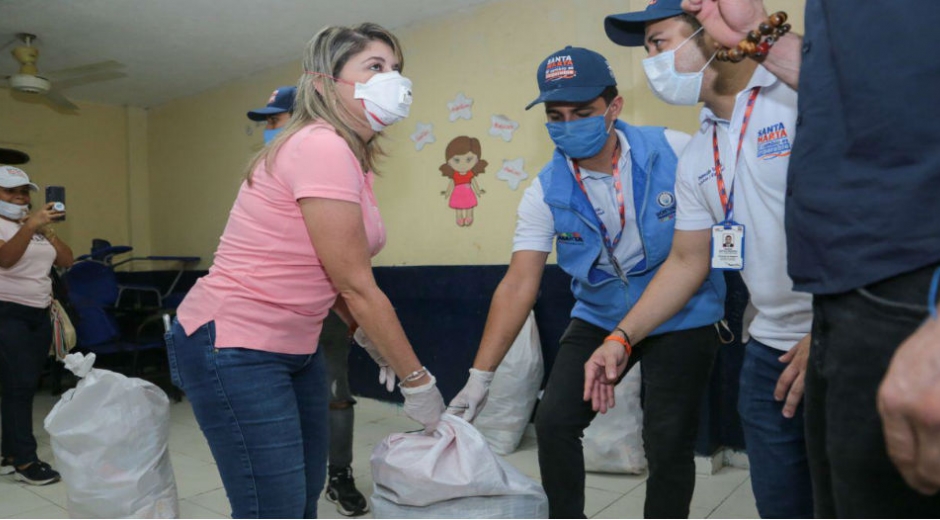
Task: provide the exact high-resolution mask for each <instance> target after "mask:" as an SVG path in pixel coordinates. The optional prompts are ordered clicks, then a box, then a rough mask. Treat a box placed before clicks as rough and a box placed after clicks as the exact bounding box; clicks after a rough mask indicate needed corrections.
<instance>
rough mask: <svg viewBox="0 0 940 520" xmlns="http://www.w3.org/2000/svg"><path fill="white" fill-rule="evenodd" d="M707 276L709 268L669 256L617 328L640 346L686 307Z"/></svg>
mask: <svg viewBox="0 0 940 520" xmlns="http://www.w3.org/2000/svg"><path fill="white" fill-rule="evenodd" d="M708 273H709V268H708V266H707V265H704V266H702V265H694V264H690V263H687V262H684V261H682V260H679V259H677V258H675V257H673V256H670V257H669V258H667V259H666V261H665V262H664V263H663V265H662V266H661V267H660V268H659V272H658V273H656V276H654V277H653V279H652V281H650V284H649V285H648V286H647V287H646V290H645V291H643V295H642V296H641V297H640V300H639V301H638V302H637V303H636V305H634V306H633V308H632V309H630V312H628V313H627V315H626V316H624V318H623V319H622V320H621V321H620V324H619V325H618V327H619V328H620V329H623V331H624V332H626V333H627V334H628V335H629V336H630V341H631V343H633V344H634V345H635V344H637V343H639V342H640V341H642V340H643V339H644V338H646V337H647V336H649V334H650V333H651V332H653V331H654V330H656V328H657V327H659V326H660V325H662V324H663V323H665V322H666V321H667V320H668V319H669V318H672V317H673V316H674V315H675V314H676V313H677V312H679V311H681V310H682V308H683V307H685V305H686V304H687V303H688V302H689V300H690V299H692V296H694V295H695V292H696V291H697V290H698V288H699V287H700V286H701V285H702V282H704V281H705V278H706V277H708Z"/></svg>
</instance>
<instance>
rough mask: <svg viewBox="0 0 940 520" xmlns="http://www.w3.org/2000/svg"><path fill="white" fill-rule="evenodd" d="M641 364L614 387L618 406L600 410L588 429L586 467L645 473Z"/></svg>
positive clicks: (611, 471) (597, 469) (598, 469)
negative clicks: (601, 411) (602, 411)
mask: <svg viewBox="0 0 940 520" xmlns="http://www.w3.org/2000/svg"><path fill="white" fill-rule="evenodd" d="M641 385H642V377H641V375H640V364H639V363H637V364H636V365H634V366H633V368H631V369H630V372H628V373H627V375H626V376H625V377H624V378H623V379H622V380H621V381H620V383H618V384H617V386H616V387H615V388H614V402H615V404H616V406H614V407H613V409H611V410H608V411H607V413H605V414H600V413H599V414H597V416H595V417H594V420H593V421H591V425H590V426H588V427H587V429H586V430H584V440H583V441H582V442H583V444H584V469H585V470H587V471H598V472H603V473H632V474H639V473H643V471H644V470H645V469H646V452H645V451H644V450H643V409H642V408H641V407H640V386H641Z"/></svg>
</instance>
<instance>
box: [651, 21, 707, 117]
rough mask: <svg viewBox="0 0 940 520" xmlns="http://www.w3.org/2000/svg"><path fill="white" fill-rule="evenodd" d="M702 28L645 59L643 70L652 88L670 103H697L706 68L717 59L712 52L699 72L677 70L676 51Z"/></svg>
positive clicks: (660, 97)
mask: <svg viewBox="0 0 940 520" xmlns="http://www.w3.org/2000/svg"><path fill="white" fill-rule="evenodd" d="M702 29H703V28H702V27H699V29H698V31H695V32H694V33H692V36H689V37H688V38H686V39H685V41H683V42H682V43H680V44H679V46H678V47H676V48H675V49H672V50H669V51H665V52H662V53H660V54H658V55H656V56H654V57H652V58H646V59H645V60H643V71H644V72H646V79H647V82H648V83H649V86H650V90H652V91H653V93H654V94H656V97H658V98H659V99H661V100H663V101H665V102H666V103H669V104H670V105H695V104H696V103H698V99H699V96H700V95H701V91H702V78H703V77H704V76H705V68H706V67H708V64H709V63H711V62H712V60H713V59H715V54H712V57H711V58H709V60H708V61H707V62H706V63H705V66H704V67H702V69H701V70H699V71H698V72H679V71H677V70H676V51H677V50H679V49H681V48H682V46H683V45H685V44H686V43H688V41H689V40H691V39H692V38H693V37H695V35H696V34H698V33H699V31H701V30H702ZM716 54H717V52H716Z"/></svg>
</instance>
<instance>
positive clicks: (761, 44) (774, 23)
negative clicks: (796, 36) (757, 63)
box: [715, 11, 791, 63]
mask: <svg viewBox="0 0 940 520" xmlns="http://www.w3.org/2000/svg"><path fill="white" fill-rule="evenodd" d="M786 21H787V13H785V12H783V11H777V12H776V13H774V14H772V15H770V17H769V18H767V20H765V21H763V22H761V24H760V25H758V26H757V29H754V30H753V31H751V32H749V33H747V36H746V37H745V38H744V39H743V40H741V41H740V42H739V43H738V45H737V47H734V48H733V49H727V48H724V49H721V50H719V51H718V53H717V54H716V55H715V59H716V60H718V61H730V62H732V63H737V62H739V61H741V60H743V59H744V58H747V57H751V58H754V59H756V60H762V59H764V58H765V57H766V56H767V53H768V52H770V48H771V47H773V46H774V44H775V43H777V41H779V40H780V38H782V37H783V35H784V34H786V33H788V32H790V29H791V26H790V24H788V23H786Z"/></svg>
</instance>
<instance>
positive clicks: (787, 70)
mask: <svg viewBox="0 0 940 520" xmlns="http://www.w3.org/2000/svg"><path fill="white" fill-rule="evenodd" d="M802 53H803V37H802V36H800V35H799V34H794V33H792V32H791V33H787V34H784V35H783V37H782V38H780V40H779V41H778V42H777V43H776V44H775V45H774V46H773V47H771V49H770V52H768V53H767V56H766V57H765V58H764V59H763V61H761V64H762V65H763V66H764V68H766V69H767V70H768V71H770V73H771V74H773V75H774V76H777V77H778V78H780V81H782V82H784V83H786V84H787V85H788V86H789V87H790V88H792V89H794V90H798V89H797V86H798V84H799V79H800V64H801V63H802V62H803V54H802Z"/></svg>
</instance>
